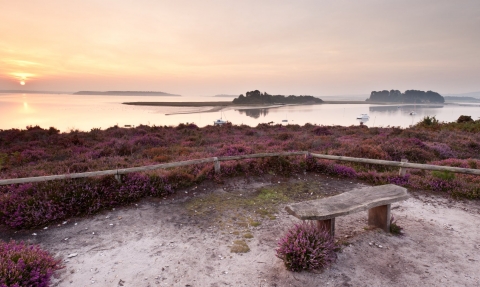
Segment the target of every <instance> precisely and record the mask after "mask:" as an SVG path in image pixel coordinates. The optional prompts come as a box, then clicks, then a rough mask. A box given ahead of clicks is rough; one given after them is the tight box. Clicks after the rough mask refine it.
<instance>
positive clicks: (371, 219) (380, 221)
mask: <svg viewBox="0 0 480 287" xmlns="http://www.w3.org/2000/svg"><path fill="white" fill-rule="evenodd" d="M368 225H372V226H375V227H378V228H381V229H383V230H384V231H385V232H390V204H387V205H380V206H377V207H374V208H370V209H369V210H368Z"/></svg>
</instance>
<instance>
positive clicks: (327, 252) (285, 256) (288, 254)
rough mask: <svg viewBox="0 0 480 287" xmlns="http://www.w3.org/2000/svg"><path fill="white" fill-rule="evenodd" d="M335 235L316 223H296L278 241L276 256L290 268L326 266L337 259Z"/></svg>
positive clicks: (298, 269)
mask: <svg viewBox="0 0 480 287" xmlns="http://www.w3.org/2000/svg"><path fill="white" fill-rule="evenodd" d="M335 249H336V245H335V243H334V241H333V237H332V236H330V234H329V233H328V232H327V231H326V230H324V229H321V228H319V227H318V226H317V225H315V224H314V223H312V222H310V223H305V222H304V223H302V224H296V225H295V226H294V227H293V228H291V229H290V230H288V231H287V234H286V235H285V236H284V237H283V238H281V239H280V240H279V242H278V249H276V252H277V254H276V256H277V257H278V258H280V259H282V260H283V263H284V264H285V266H286V267H287V269H288V270H291V271H295V272H298V271H303V270H315V269H320V268H323V267H326V266H328V265H330V264H331V263H333V262H334V261H335V259H336V254H335Z"/></svg>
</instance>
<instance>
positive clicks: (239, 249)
mask: <svg viewBox="0 0 480 287" xmlns="http://www.w3.org/2000/svg"><path fill="white" fill-rule="evenodd" d="M248 251H250V247H248V245H247V243H246V242H245V240H235V241H233V245H232V246H231V247H230V252H232V253H247V252H248Z"/></svg>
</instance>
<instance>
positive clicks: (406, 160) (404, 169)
mask: <svg viewBox="0 0 480 287" xmlns="http://www.w3.org/2000/svg"><path fill="white" fill-rule="evenodd" d="M402 162H408V159H406V158H402ZM406 172H407V169H406V168H404V167H401V168H400V171H399V172H398V175H399V176H405V173H406Z"/></svg>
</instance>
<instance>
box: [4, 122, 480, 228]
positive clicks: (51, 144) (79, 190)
mask: <svg viewBox="0 0 480 287" xmlns="http://www.w3.org/2000/svg"><path fill="white" fill-rule="evenodd" d="M479 132H480V122H479V121H478V120H477V121H473V120H471V121H462V122H459V123H439V122H438V121H437V120H436V119H435V118H434V117H433V118H428V117H427V118H425V119H424V120H423V121H422V122H420V123H419V124H417V125H416V126H414V127H411V128H407V129H401V128H397V127H386V128H368V127H366V126H350V127H342V126H317V125H311V124H306V125H304V126H299V125H286V126H282V125H268V124H259V125H258V126H257V127H249V126H245V125H240V126H234V125H230V124H226V125H223V126H220V127H216V126H207V127H204V128H198V127H197V126H196V125H195V124H189V125H185V124H180V125H179V126H177V127H167V126H163V127H162V126H145V125H143V126H138V127H136V128H131V129H128V128H120V127H118V126H114V127H111V128H108V129H106V130H100V129H92V130H91V131H88V132H84V131H78V130H71V131H70V132H67V133H60V132H59V131H58V130H57V129H55V128H53V127H52V128H49V129H43V128H40V127H38V126H34V127H32V126H30V127H27V128H26V129H25V130H19V129H11V130H2V131H0V170H1V171H0V178H2V179H8V178H21V177H32V176H44V175H55V174H65V173H77V172H87V171H100V170H107V169H117V168H127V167H135V166H143V165H152V164H158V163H167V162H177V161H184V160H191V159H200V158H206V157H213V156H231V155H242V154H253V153H269V152H283V151H309V152H312V153H321V154H330V155H341V156H350V157H360V158H371V159H383V160H393V161H400V160H401V159H402V158H406V159H408V160H409V162H414V163H428V164H435V165H445V166H456V167H464V168H478V166H480V144H479V143H480V133H479ZM304 171H310V172H318V173H326V174H331V175H335V176H340V177H347V178H358V179H362V180H365V181H366V182H369V183H372V184H385V183H394V184H398V185H402V186H406V187H409V188H412V189H426V190H432V191H435V192H447V193H449V194H451V195H452V196H454V197H463V198H480V177H478V176H474V175H466V174H452V173H448V172H429V171H424V170H415V169H411V170H409V172H408V173H407V174H406V175H405V176H399V175H398V169H397V168H390V167H385V166H381V165H371V164H360V163H345V162H342V163H337V162H335V161H329V160H316V159H314V158H307V159H305V158H304V157H300V156H292V157H278V158H264V159H251V160H243V161H227V162H222V167H221V175H215V173H214V168H213V164H200V165H192V166H186V167H181V168H173V169H169V170H157V171H152V172H148V173H137V174H128V175H126V176H125V178H124V179H123V182H122V183H119V182H117V181H116V180H115V179H114V178H113V176H105V177H95V178H85V179H71V180H57V181H48V182H41V183H27V184H13V185H4V186H0V224H2V225H7V226H9V227H11V228H31V227H35V226H41V225H44V224H47V223H48V222H52V221H58V220H64V219H65V218H68V217H71V216H78V215H85V214H93V213H96V212H98V211H100V210H103V209H107V208H112V207H114V206H120V205H125V204H128V203H131V202H134V201H136V200H138V199H139V198H142V197H145V196H155V197H163V196H165V195H167V194H171V193H173V192H175V190H177V189H179V188H184V187H188V186H191V185H194V184H196V183H198V182H201V181H203V180H205V179H211V180H217V181H221V180H222V178H224V177H230V176H239V175H249V174H267V173H272V174H277V175H282V176H289V175H291V174H295V173H303V172H304Z"/></svg>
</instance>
